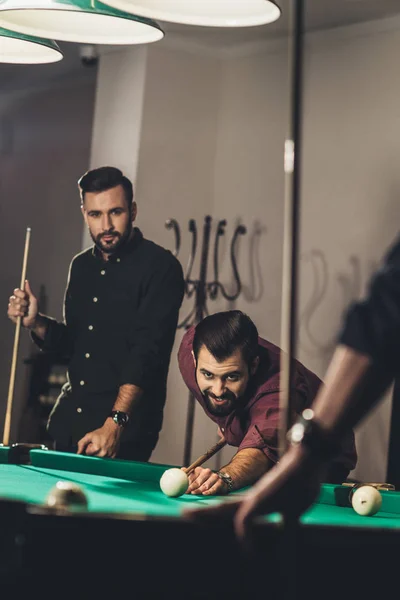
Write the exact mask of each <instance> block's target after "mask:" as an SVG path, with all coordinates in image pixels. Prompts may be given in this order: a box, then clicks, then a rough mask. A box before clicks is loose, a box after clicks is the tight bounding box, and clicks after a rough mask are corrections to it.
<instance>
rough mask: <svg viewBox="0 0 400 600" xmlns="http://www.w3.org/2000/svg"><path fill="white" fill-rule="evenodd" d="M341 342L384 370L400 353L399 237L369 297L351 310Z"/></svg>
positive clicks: (396, 362)
mask: <svg viewBox="0 0 400 600" xmlns="http://www.w3.org/2000/svg"><path fill="white" fill-rule="evenodd" d="M339 343H341V344H344V345H346V346H348V347H350V348H353V349H354V350H356V351H358V352H360V353H362V354H365V355H367V356H369V357H370V358H371V359H372V361H373V362H374V363H376V364H380V365H382V366H385V370H387V369H390V370H393V371H394V370H395V369H397V368H398V356H399V353H400V240H398V241H397V244H396V245H395V246H394V247H393V248H392V250H391V251H390V252H389V254H388V255H387V257H386V260H385V262H384V264H383V266H382V267H381V268H380V269H379V270H378V271H377V272H376V274H375V275H374V277H373V278H372V280H371V282H370V285H369V289H368V293H367V295H366V298H365V299H364V300H363V301H361V302H356V303H354V304H353V305H352V306H351V307H350V309H349V310H348V312H347V314H346V316H345V320H344V325H343V328H342V331H341V333H340V335H339Z"/></svg>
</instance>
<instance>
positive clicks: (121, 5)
mask: <svg viewBox="0 0 400 600" xmlns="http://www.w3.org/2000/svg"><path fill="white" fill-rule="evenodd" d="M104 2H105V3H106V4H108V5H109V6H112V7H113V8H118V9H120V10H124V11H126V12H131V13H134V14H137V15H141V16H143V17H148V18H150V19H159V20H160V21H172V22H173V23H183V24H185V25H203V26H207V27H252V26H255V25H266V24H267V23H272V22H273V21H276V20H277V19H279V17H280V15H281V10H280V8H279V7H278V6H277V5H276V4H275V2H273V1H271V0H104Z"/></svg>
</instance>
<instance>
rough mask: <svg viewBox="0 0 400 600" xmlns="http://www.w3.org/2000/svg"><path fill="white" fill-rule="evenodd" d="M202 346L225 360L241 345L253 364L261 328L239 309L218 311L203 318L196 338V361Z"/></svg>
mask: <svg viewBox="0 0 400 600" xmlns="http://www.w3.org/2000/svg"><path fill="white" fill-rule="evenodd" d="M202 346H205V347H206V348H207V350H208V351H209V352H210V354H212V355H213V356H214V358H216V359H217V361H218V362H222V361H224V360H226V359H227V358H229V357H230V356H232V354H234V353H235V352H236V350H237V349H240V350H241V352H242V356H243V358H244V360H245V361H246V363H247V364H248V366H249V367H250V366H251V365H252V363H253V361H254V359H255V358H256V356H257V355H258V331H257V327H256V326H255V325H254V323H253V321H252V320H251V319H250V317H248V316H247V315H246V314H244V313H243V312H241V311H240V310H228V311H225V312H219V313H215V314H213V315H210V316H209V317H206V318H205V319H203V321H200V323H199V324H198V325H197V326H196V329H195V334H194V339H193V354H194V357H195V359H196V361H197V357H198V354H199V352H200V349H201V347H202Z"/></svg>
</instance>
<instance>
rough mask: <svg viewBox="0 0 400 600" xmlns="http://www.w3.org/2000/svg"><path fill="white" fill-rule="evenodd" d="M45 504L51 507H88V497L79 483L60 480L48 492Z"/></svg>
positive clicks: (72, 508)
mask: <svg viewBox="0 0 400 600" xmlns="http://www.w3.org/2000/svg"><path fill="white" fill-rule="evenodd" d="M45 504H46V506H49V507H51V508H67V509H69V510H74V509H86V508H87V507H88V499H87V497H86V494H85V492H84V491H83V490H82V488H81V487H80V486H79V485H78V484H76V483H73V482H71V481H58V482H57V483H56V485H55V486H54V487H53V488H51V490H50V492H49V493H48V494H47V496H46V500H45Z"/></svg>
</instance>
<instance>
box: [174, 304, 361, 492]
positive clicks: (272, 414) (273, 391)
mask: <svg viewBox="0 0 400 600" xmlns="http://www.w3.org/2000/svg"><path fill="white" fill-rule="evenodd" d="M178 361H179V368H180V371H181V374H182V377H183V379H184V381H185V383H186V385H187V387H188V388H189V390H190V392H191V393H192V394H193V396H194V397H195V398H196V399H197V400H198V402H199V403H200V404H201V406H202V407H203V409H204V411H205V412H206V414H207V415H208V416H209V417H210V419H212V420H213V421H214V422H215V423H216V424H217V425H218V427H219V430H220V432H221V434H222V435H223V436H224V437H225V439H226V441H227V443H228V444H229V445H231V446H235V447H237V448H238V451H237V452H236V454H235V455H234V456H233V458H232V459H231V461H230V462H229V464H227V465H226V466H225V467H223V468H222V469H221V470H220V471H218V472H213V471H211V470H210V469H204V468H202V467H197V468H196V469H195V471H194V472H193V474H192V475H190V477H189V481H190V485H189V488H188V491H187V493H191V494H201V495H216V494H226V493H227V492H229V491H232V490H236V489H239V488H242V487H245V486H249V485H252V484H253V483H255V482H256V481H257V480H258V479H259V478H260V477H261V476H262V475H264V473H265V472H266V471H268V470H269V469H270V468H271V467H272V466H273V465H274V464H276V463H277V461H278V431H279V394H280V349H279V348H278V347H277V346H275V345H274V344H272V343H270V342H268V341H267V340H264V339H262V338H260V337H258V332H257V328H256V326H255V325H254V323H253V322H252V321H251V319H250V318H249V317H248V316H247V315H245V314H243V313H242V312H241V311H239V310H232V311H227V312H220V313H216V314H214V315H210V316H209V317H206V318H205V319H204V320H203V321H201V323H199V324H198V325H197V327H196V328H194V327H192V328H191V329H189V330H188V331H187V333H186V334H185V336H184V337H183V340H182V343H181V346H180V349H179V352H178ZM320 385H321V381H320V379H319V378H318V377H317V376H316V375H314V373H312V372H311V371H309V370H308V369H306V367H304V365H302V364H301V363H300V362H298V361H296V362H295V366H294V375H293V386H294V391H293V394H294V406H295V410H296V413H297V414H301V412H302V411H303V410H304V408H306V407H308V406H310V405H311V403H312V402H313V400H314V398H315V396H316V393H317V391H318V389H319V387H320ZM356 461H357V455H356V450H355V443H354V434H353V432H351V433H350V434H348V435H347V437H346V438H345V439H344V440H343V443H342V445H341V448H340V452H339V454H337V455H336V456H335V458H334V459H333V460H332V461H331V463H330V467H329V471H328V475H327V478H326V481H327V482H331V483H342V482H343V481H344V480H345V479H346V478H347V476H348V474H349V472H350V471H351V470H352V469H354V467H355V465H356Z"/></svg>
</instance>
